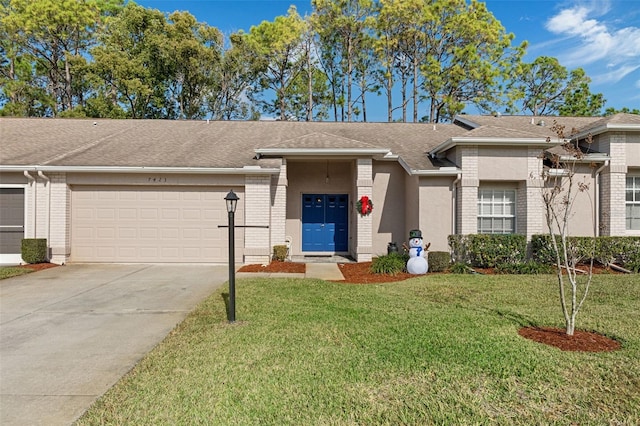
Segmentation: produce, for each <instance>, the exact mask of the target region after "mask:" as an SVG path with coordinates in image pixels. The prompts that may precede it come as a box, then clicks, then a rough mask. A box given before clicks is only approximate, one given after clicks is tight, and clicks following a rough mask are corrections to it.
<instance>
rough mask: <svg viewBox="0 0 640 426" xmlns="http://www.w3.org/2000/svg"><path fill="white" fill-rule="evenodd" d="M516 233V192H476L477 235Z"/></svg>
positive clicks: (481, 190)
mask: <svg viewBox="0 0 640 426" xmlns="http://www.w3.org/2000/svg"><path fill="white" fill-rule="evenodd" d="M515 231H516V191H515V190H514V189H480V190H478V233H479V234H513V233H515Z"/></svg>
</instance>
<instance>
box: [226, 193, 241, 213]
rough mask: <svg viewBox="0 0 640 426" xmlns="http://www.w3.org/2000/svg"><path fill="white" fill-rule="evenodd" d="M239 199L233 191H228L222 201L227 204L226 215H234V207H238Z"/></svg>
mask: <svg viewBox="0 0 640 426" xmlns="http://www.w3.org/2000/svg"><path fill="white" fill-rule="evenodd" d="M239 199H240V198H239V197H238V196H237V195H236V193H235V192H233V189H232V190H231V191H229V193H228V194H227V196H226V197H224V201H225V202H226V203H227V213H235V212H236V207H237V206H238V200H239Z"/></svg>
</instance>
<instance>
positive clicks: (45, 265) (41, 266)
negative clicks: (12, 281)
mask: <svg viewBox="0 0 640 426" xmlns="http://www.w3.org/2000/svg"><path fill="white" fill-rule="evenodd" d="M56 266H60V265H56V264H55V263H33V264H26V265H19V266H18V268H26V269H33V270H34V271H42V270H43V269H49V268H55V267H56Z"/></svg>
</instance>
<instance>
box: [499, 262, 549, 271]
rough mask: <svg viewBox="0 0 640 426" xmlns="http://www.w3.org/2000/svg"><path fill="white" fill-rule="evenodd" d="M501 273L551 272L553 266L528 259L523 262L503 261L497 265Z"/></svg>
mask: <svg viewBox="0 0 640 426" xmlns="http://www.w3.org/2000/svg"><path fill="white" fill-rule="evenodd" d="M496 272H497V273H499V274H516V275H517V274H530V275H533V274H551V273H553V268H552V267H551V266H550V265H547V264H544V263H540V262H536V261H533V260H528V261H526V262H523V263H501V264H500V265H498V266H496Z"/></svg>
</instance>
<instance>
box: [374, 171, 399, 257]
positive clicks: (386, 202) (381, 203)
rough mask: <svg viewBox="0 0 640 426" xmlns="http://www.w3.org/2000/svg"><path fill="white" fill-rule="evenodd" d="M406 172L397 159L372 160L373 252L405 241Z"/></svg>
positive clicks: (379, 252)
mask: <svg viewBox="0 0 640 426" xmlns="http://www.w3.org/2000/svg"><path fill="white" fill-rule="evenodd" d="M405 176H407V172H406V171H405V170H404V169H403V168H402V167H401V166H400V165H399V164H398V163H396V162H384V161H376V162H374V163H373V202H374V206H373V207H374V209H373V255H374V256H377V255H382V254H386V253H387V244H388V243H390V242H395V243H397V244H398V247H400V246H401V245H402V242H403V241H406V239H407V236H406V235H405V233H406V226H405V214H406V209H407V205H406V200H405V196H404V191H405V189H404V187H405Z"/></svg>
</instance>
